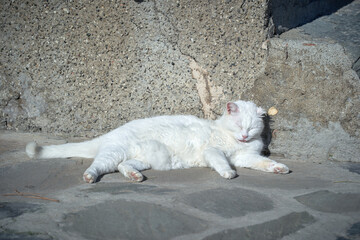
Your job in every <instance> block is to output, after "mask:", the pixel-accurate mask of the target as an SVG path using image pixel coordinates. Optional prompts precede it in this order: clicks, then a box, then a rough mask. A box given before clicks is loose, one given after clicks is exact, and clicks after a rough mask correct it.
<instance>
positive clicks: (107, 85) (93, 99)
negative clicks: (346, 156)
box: [0, 1, 266, 136]
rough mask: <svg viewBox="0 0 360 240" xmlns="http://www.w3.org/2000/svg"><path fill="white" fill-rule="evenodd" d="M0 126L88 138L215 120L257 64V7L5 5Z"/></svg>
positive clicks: (261, 6) (261, 7)
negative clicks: (189, 118) (129, 127)
mask: <svg viewBox="0 0 360 240" xmlns="http://www.w3.org/2000/svg"><path fill="white" fill-rule="evenodd" d="M1 8H2V9H1V18H2V33H1V45H2V46H1V73H0V74H1V75H0V76H1V90H0V94H1V95H0V98H1V108H2V116H1V126H2V127H3V128H10V129H19V130H40V129H41V130H42V131H46V132H53V133H54V132H55V133H67V134H71V135H81V136H84V135H86V136H94V135H98V134H100V133H104V132H107V131H109V130H110V129H113V128H115V127H117V126H119V125H120V124H122V123H124V122H126V121H128V120H132V119H136V118H141V117H149V116H154V115H159V114H195V115H197V116H200V117H211V118H214V117H215V116H216V114H221V113H222V111H223V110H222V108H220V105H224V104H225V102H226V100H230V99H238V98H239V97H240V95H241V93H242V92H244V91H245V90H246V89H247V88H248V87H249V86H251V85H252V83H253V82H254V80H255V75H256V74H257V73H258V72H259V70H260V68H261V66H262V65H261V64H262V62H263V56H264V55H263V52H262V51H261V49H260V46H261V43H262V41H264V37H265V35H264V34H263V29H264V25H265V20H264V19H265V18H264V14H265V11H266V5H265V1H254V2H243V1H213V2H210V3H209V2H208V1H144V2H141V3H138V2H135V1H108V2H103V1H69V2H64V1H51V2H49V3H45V2H42V1H26V2H23V1H15V2H12V1H6V2H4V3H2V4H1Z"/></svg>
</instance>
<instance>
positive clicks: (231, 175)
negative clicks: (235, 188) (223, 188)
mask: <svg viewBox="0 0 360 240" xmlns="http://www.w3.org/2000/svg"><path fill="white" fill-rule="evenodd" d="M220 175H221V176H222V177H223V178H226V179H232V178H234V177H236V171H234V170H229V171H224V172H222V173H221V174H220Z"/></svg>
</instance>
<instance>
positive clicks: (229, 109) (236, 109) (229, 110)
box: [226, 102, 239, 114]
mask: <svg viewBox="0 0 360 240" xmlns="http://www.w3.org/2000/svg"><path fill="white" fill-rule="evenodd" d="M226 110H227V113H228V114H231V113H237V112H239V107H238V105H236V104H235V103H233V102H228V103H227V104H226Z"/></svg>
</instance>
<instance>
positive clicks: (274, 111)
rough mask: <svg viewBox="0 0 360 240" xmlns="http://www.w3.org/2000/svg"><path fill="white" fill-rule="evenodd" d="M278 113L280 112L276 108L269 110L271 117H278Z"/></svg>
mask: <svg viewBox="0 0 360 240" xmlns="http://www.w3.org/2000/svg"><path fill="white" fill-rule="evenodd" d="M278 112H279V111H278V110H277V109H276V108H274V107H271V108H269V110H268V114H269V115H270V116H274V115H276V114H277V113H278Z"/></svg>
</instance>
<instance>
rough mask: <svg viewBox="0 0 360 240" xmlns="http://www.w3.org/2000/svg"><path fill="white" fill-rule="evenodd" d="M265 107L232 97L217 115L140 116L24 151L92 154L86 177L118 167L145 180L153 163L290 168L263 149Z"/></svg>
mask: <svg viewBox="0 0 360 240" xmlns="http://www.w3.org/2000/svg"><path fill="white" fill-rule="evenodd" d="M264 113H265V112H264V110H263V109H261V108H260V107H257V106H256V105H255V104H254V103H252V102H245V101H237V102H229V103H227V105H226V110H225V112H224V114H223V115H222V116H221V117H220V118H219V119H217V120H215V121H212V120H204V119H199V118H197V117H195V116H182V115H180V116H159V117H153V118H146V119H139V120H134V121H131V122H129V123H127V124H125V125H123V126H121V127H119V128H117V129H115V130H113V131H111V132H109V133H107V134H105V135H103V136H100V137H98V138H95V139H93V140H90V141H86V142H81V143H67V144H63V145H51V146H42V147H40V146H37V145H36V143H34V142H32V143H29V144H28V145H27V146H26V153H27V155H28V156H29V157H30V158H68V157H84V158H94V161H93V163H92V164H91V166H90V167H89V168H88V169H87V170H86V171H85V173H84V176H83V177H84V180H85V181H86V182H88V183H93V182H95V181H96V179H97V178H98V177H99V176H101V175H103V174H106V173H110V172H115V171H116V170H118V171H119V172H121V173H122V174H123V175H124V176H125V177H127V178H129V179H131V180H133V181H138V182H141V181H142V180H143V175H142V174H141V171H143V170H146V169H150V168H152V169H155V170H170V169H180V168H190V167H211V168H213V169H214V170H215V171H217V172H218V173H219V174H220V176H222V177H223V178H227V179H231V178H234V177H235V176H236V171H234V170H233V169H232V168H231V166H235V167H244V168H251V169H256V170H260V171H265V172H272V173H288V172H289V168H288V167H287V166H285V165H284V164H281V163H277V162H275V161H273V160H270V159H268V158H266V157H263V156H261V155H260V152H261V150H262V149H263V142H262V139H261V136H260V134H261V132H262V130H263V128H264V124H263V121H262V116H263V114H264Z"/></svg>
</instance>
